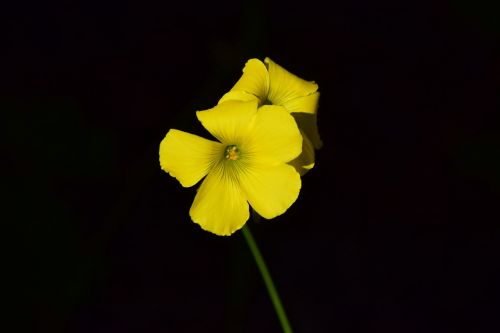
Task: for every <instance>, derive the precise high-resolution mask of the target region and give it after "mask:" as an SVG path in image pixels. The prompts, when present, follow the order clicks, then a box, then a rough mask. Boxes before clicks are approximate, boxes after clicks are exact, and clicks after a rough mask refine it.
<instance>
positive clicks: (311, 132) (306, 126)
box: [291, 112, 323, 149]
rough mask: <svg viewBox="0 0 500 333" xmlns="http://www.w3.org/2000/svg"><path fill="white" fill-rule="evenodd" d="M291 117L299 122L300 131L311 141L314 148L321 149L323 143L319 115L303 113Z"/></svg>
mask: <svg viewBox="0 0 500 333" xmlns="http://www.w3.org/2000/svg"><path fill="white" fill-rule="evenodd" d="M291 115H292V117H293V118H294V119H295V121H296V122H297V126H299V128H300V130H301V131H302V132H303V133H304V134H305V135H306V136H307V137H308V138H309V140H311V142H312V144H313V146H314V148H315V149H319V148H321V146H323V142H322V141H321V138H320V137H319V131H318V119H317V115H316V114H310V113H303V112H294V113H292V114H291Z"/></svg>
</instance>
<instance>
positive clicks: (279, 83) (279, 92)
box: [264, 58, 318, 105]
mask: <svg viewBox="0 0 500 333" xmlns="http://www.w3.org/2000/svg"><path fill="white" fill-rule="evenodd" d="M264 62H265V63H266V65H267V68H268V71H269V83H270V85H269V94H268V99H269V100H270V101H271V102H272V103H273V104H278V105H283V104H284V103H286V102H287V101H289V100H292V99H295V98H298V97H303V96H307V95H310V94H312V93H314V92H315V91H316V90H318V85H317V84H316V83H314V82H309V81H306V80H303V79H301V78H299V77H298V76H296V75H294V74H292V73H290V72H289V71H287V70H286V69H284V68H283V67H281V66H280V65H278V64H276V63H275V62H273V61H272V60H271V59H269V58H266V59H264Z"/></svg>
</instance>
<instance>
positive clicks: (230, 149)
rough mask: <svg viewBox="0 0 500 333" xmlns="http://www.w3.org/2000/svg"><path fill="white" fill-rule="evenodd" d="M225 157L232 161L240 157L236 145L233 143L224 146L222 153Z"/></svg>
mask: <svg viewBox="0 0 500 333" xmlns="http://www.w3.org/2000/svg"><path fill="white" fill-rule="evenodd" d="M224 156H225V157H226V158H227V159H230V160H232V161H236V160H237V159H239V158H240V153H239V151H238V147H236V146H235V145H229V146H227V147H226V154H225V155H224Z"/></svg>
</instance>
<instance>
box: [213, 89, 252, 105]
mask: <svg viewBox="0 0 500 333" xmlns="http://www.w3.org/2000/svg"><path fill="white" fill-rule="evenodd" d="M253 100H257V101H259V102H260V100H259V99H258V98H257V97H255V95H252V94H250V93H247V92H245V91H243V90H231V91H230V92H228V93H225V94H224V96H222V98H221V99H220V100H219V103H218V104H221V103H224V102H227V101H241V102H249V101H253Z"/></svg>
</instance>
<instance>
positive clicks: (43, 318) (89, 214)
mask: <svg viewBox="0 0 500 333" xmlns="http://www.w3.org/2000/svg"><path fill="white" fill-rule="evenodd" d="M2 7H3V8H2V10H1V11H0V12H1V14H0V15H1V20H2V26H3V27H4V28H2V30H3V32H2V34H4V37H2V43H1V46H0V47H1V54H0V97H1V98H0V110H1V114H2V125H3V126H2V128H3V129H2V136H3V137H4V138H3V139H2V141H3V143H4V144H6V148H4V150H3V153H2V164H3V166H4V167H6V171H4V174H3V175H4V177H3V178H4V180H3V186H2V187H3V188H4V191H5V192H6V194H7V198H8V199H7V200H6V201H4V203H6V204H5V207H4V208H3V216H4V218H2V220H3V221H2V223H3V224H4V226H6V228H3V230H4V234H5V236H6V238H7V239H10V240H11V241H13V242H9V243H5V244H8V245H7V248H6V249H5V250H4V254H5V259H4V260H3V265H2V267H3V270H2V272H3V274H2V275H3V277H7V282H4V286H5V287H6V289H7V290H8V291H9V293H8V294H9V295H11V297H7V298H5V297H2V298H3V299H4V300H5V301H6V302H7V305H8V308H9V310H11V311H12V313H13V316H10V315H9V318H11V319H12V323H14V324H15V325H16V326H15V328H12V329H10V330H8V331H9V332H15V331H23V330H25V331H27V330H31V331H33V332H54V333H56V332H96V333H99V332H121V333H122V332H279V331H280V329H279V324H278V321H277V319H276V317H275V314H274V312H273V308H272V306H271V303H270V301H269V299H268V297H267V294H266V290H265V288H264V285H263V283H262V281H261V279H260V276H259V273H258V271H257V269H256V267H255V264H254V262H253V261H252V257H251V256H250V255H249V252H248V249H247V248H246V244H245V242H244V240H243V237H242V235H241V234H240V233H239V232H238V233H236V234H234V235H233V236H231V237H217V236H215V235H212V234H210V233H207V232H204V231H202V230H201V229H200V228H199V227H198V225H196V224H194V223H192V222H191V221H190V218H189V215H188V211H189V207H190V205H191V203H192V200H193V198H194V194H195V188H191V189H184V188H182V187H181V186H180V184H179V183H178V182H177V181H176V180H175V179H173V178H171V177H170V176H169V175H167V174H166V173H164V172H163V171H161V170H160V167H159V163H158V146H159V143H160V141H161V140H162V138H163V136H164V135H165V134H166V132H167V131H168V129H170V128H177V129H181V130H184V131H189V132H192V133H196V134H199V135H202V136H206V137H208V135H207V134H206V132H205V131H204V130H203V128H202V127H201V126H200V125H199V123H198V122H197V120H196V118H195V116H194V111H195V110H201V109H207V108H210V107H212V106H213V105H214V104H215V103H216V102H217V100H218V98H219V97H220V96H222V94H223V93H225V92H226V91H227V90H228V89H230V87H231V86H232V85H233V84H234V83H235V82H236V80H237V79H238V78H239V76H240V73H241V69H242V68H243V65H244V63H245V61H246V60H247V59H249V58H253V57H257V58H260V59H263V58H264V57H265V56H269V57H271V58H272V59H273V60H275V61H276V62H277V63H278V64H281V65H282V66H284V67H285V68H287V69H289V70H290V71H291V72H293V73H296V74H297V75H299V76H301V77H303V78H305V79H308V80H315V81H316V82H317V83H318V84H319V87H320V91H321V100H320V108H319V128H320V133H321V136H322V139H323V141H324V147H323V148H322V149H321V150H320V151H319V152H318V153H317V164H316V167H315V168H314V169H313V170H312V171H311V172H310V173H308V174H307V175H306V176H305V177H304V178H303V187H302V190H301V194H300V197H299V199H298V200H297V202H296V203H295V204H294V205H293V206H292V207H291V208H290V209H289V210H288V211H287V213H286V214H284V215H282V216H281V217H279V218H276V219H275V220H272V221H262V222H260V223H258V224H255V223H251V227H252V230H253V232H254V235H255V236H256V238H257V240H258V242H259V243H260V246H261V249H262V251H263V253H264V256H265V258H266V260H267V262H268V264H269V266H270V269H271V271H272V273H273V276H274V279H275V281H276V283H277V286H278V288H279V291H280V293H281V295H282V298H283V301H284V303H285V307H286V310H287V312H288V314H289V317H290V320H291V323H292V326H293V327H294V329H295V331H296V332H456V331H459V330H461V329H463V330H467V331H469V332H479V331H481V332H482V331H484V332H495V331H498V330H499V326H500V325H499V324H498V322H497V320H498V308H499V306H500V302H499V296H500V288H499V285H498V282H499V278H500V273H499V268H500V264H499V260H498V253H500V251H499V250H500V243H499V241H500V229H499V223H500V218H499V217H500V216H499V215H500V214H499V202H500V201H499V199H500V136H499V129H500V126H499V122H498V115H497V113H498V109H499V106H500V105H499V102H500V98H499V88H500V84H499V83H500V79H499V75H500V60H499V56H500V45H499V37H500V25H499V22H500V21H499V19H498V17H499V13H500V6H498V5H496V6H495V5H491V4H486V3H484V4H483V3H481V2H472V1H463V2H447V3H444V2H434V3H433V4H429V3H425V2H418V4H410V3H409V2H404V1H402V2H397V1H394V2H392V3H391V2H387V1H385V2H378V1H374V2H371V1H361V0H356V1H345V2H331V3H330V4H329V6H327V5H326V4H322V3H318V2H313V1H306V2H302V3H300V4H292V3H290V2H283V3H275V2H273V3H267V2H264V1H261V2H252V1H247V2H237V1H234V2H227V3H214V2H209V1H207V2H204V3H192V2H188V1H179V2H176V3H175V4H174V3H169V1H163V3H161V4H153V3H146V2H139V1H136V2H127V1H110V2H97V1H62V0H61V1H55V2H44V1H40V2H16V3H11V4H9V5H2ZM11 243H12V244H11Z"/></svg>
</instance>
